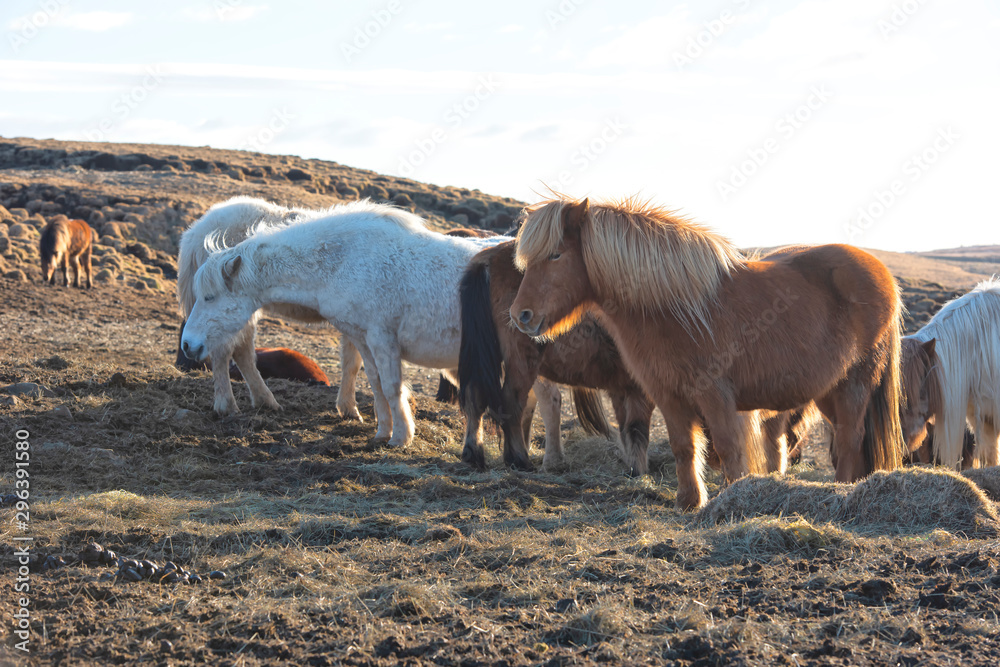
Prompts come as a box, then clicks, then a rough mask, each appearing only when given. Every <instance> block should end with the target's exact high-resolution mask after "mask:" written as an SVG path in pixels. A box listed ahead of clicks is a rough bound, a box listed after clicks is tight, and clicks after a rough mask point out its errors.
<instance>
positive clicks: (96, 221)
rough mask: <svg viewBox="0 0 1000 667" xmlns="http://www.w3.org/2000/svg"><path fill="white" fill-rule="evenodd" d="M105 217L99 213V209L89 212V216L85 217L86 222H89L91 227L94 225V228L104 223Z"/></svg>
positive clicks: (103, 232)
mask: <svg viewBox="0 0 1000 667" xmlns="http://www.w3.org/2000/svg"><path fill="white" fill-rule="evenodd" d="M105 219H106V218H105V217H104V214H103V213H101V212H100V211H93V212H91V214H90V217H88V218H87V222H88V223H90V226H91V227H94V228H95V229H96V228H98V227H101V225H103V224H104V221H105ZM101 233H102V234H107V232H105V231H102V232H101Z"/></svg>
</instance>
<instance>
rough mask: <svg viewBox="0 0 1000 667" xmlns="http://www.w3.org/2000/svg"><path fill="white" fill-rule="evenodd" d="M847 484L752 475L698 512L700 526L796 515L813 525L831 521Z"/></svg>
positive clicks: (836, 512) (840, 503)
mask: <svg viewBox="0 0 1000 667" xmlns="http://www.w3.org/2000/svg"><path fill="white" fill-rule="evenodd" d="M847 491H848V488H847V487H846V486H845V485H840V484H831V483H823V482H806V481H802V480H797V479H792V478H790V477H781V476H779V475H778V474H777V473H775V474H772V475H768V476H766V477H762V476H756V475H750V476H747V477H744V478H742V479H740V480H737V481H736V482H734V483H733V484H731V485H729V487H727V488H726V489H724V490H723V491H722V493H720V494H719V495H718V496H716V497H715V498H713V499H712V500H711V502H709V503H708V504H707V505H705V507H704V508H703V509H702V510H701V512H699V514H698V520H699V523H703V524H717V523H722V522H723V521H734V520H739V519H750V518H753V517H758V516H762V515H774V516H788V515H793V514H797V515H800V516H804V517H809V518H810V520H812V521H814V522H821V523H822V522H826V521H831V520H833V519H834V518H835V517H837V516H839V515H840V514H841V512H842V507H843V503H844V496H845V495H846V494H847Z"/></svg>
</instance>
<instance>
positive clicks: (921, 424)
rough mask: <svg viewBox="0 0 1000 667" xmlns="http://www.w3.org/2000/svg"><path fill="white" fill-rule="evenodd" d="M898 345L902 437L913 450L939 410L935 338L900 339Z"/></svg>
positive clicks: (939, 399) (906, 337) (920, 442)
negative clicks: (900, 369) (901, 380)
mask: <svg viewBox="0 0 1000 667" xmlns="http://www.w3.org/2000/svg"><path fill="white" fill-rule="evenodd" d="M901 342H902V359H901V366H902V373H901V374H902V378H903V382H902V384H903V398H904V400H903V401H901V402H900V406H899V417H900V422H901V423H902V426H903V438H904V439H905V440H906V445H907V447H908V448H909V450H910V451H911V452H912V451H916V450H917V449H919V448H920V445H921V444H922V443H923V442H924V439H925V438H926V437H927V425H928V422H929V420H930V419H931V417H932V416H933V415H934V413H935V412H937V410H938V409H939V408H940V402H941V398H940V397H941V387H940V380H939V378H938V374H937V367H938V358H937V353H936V352H935V344H936V339H934V338H931V339H930V340H928V341H920V340H918V339H916V338H914V337H913V336H904V337H903V338H902V339H901Z"/></svg>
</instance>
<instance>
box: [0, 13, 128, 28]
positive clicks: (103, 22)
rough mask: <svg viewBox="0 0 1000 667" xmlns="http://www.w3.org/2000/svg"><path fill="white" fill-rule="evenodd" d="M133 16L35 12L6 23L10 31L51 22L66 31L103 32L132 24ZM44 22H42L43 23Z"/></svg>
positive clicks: (123, 14) (126, 14)
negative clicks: (28, 25) (27, 25)
mask: <svg viewBox="0 0 1000 667" xmlns="http://www.w3.org/2000/svg"><path fill="white" fill-rule="evenodd" d="M134 18H135V14H133V13H132V12H100V11H98V12H74V11H60V10H56V11H55V13H52V14H49V13H47V12H35V13H34V14H25V15H24V16H20V17H18V18H16V19H12V20H11V21H8V22H7V27H8V28H9V29H10V30H21V29H22V28H24V26H25V25H26V24H32V25H35V26H42V25H45V24H46V23H49V22H51V25H54V26H58V27H60V28H66V29H67V30H83V31H87V32H104V31H105V30H113V29H114V28H120V27H122V26H124V25H127V24H129V23H131V22H132V20H133V19H134ZM43 20H44V22H43Z"/></svg>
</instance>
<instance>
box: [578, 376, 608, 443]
mask: <svg viewBox="0 0 1000 667" xmlns="http://www.w3.org/2000/svg"><path fill="white" fill-rule="evenodd" d="M573 407H574V408H576V418H577V419H579V420H580V426H582V427H583V430H584V431H586V432H587V433H589V434H590V435H602V436H604V437H605V438H607V439H608V440H611V439H612V435H611V425H610V424H608V415H607V413H605V412H604V405H603V404H602V403H601V394H600V392H598V391H597V390H595V389H588V388H587V387H573Z"/></svg>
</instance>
